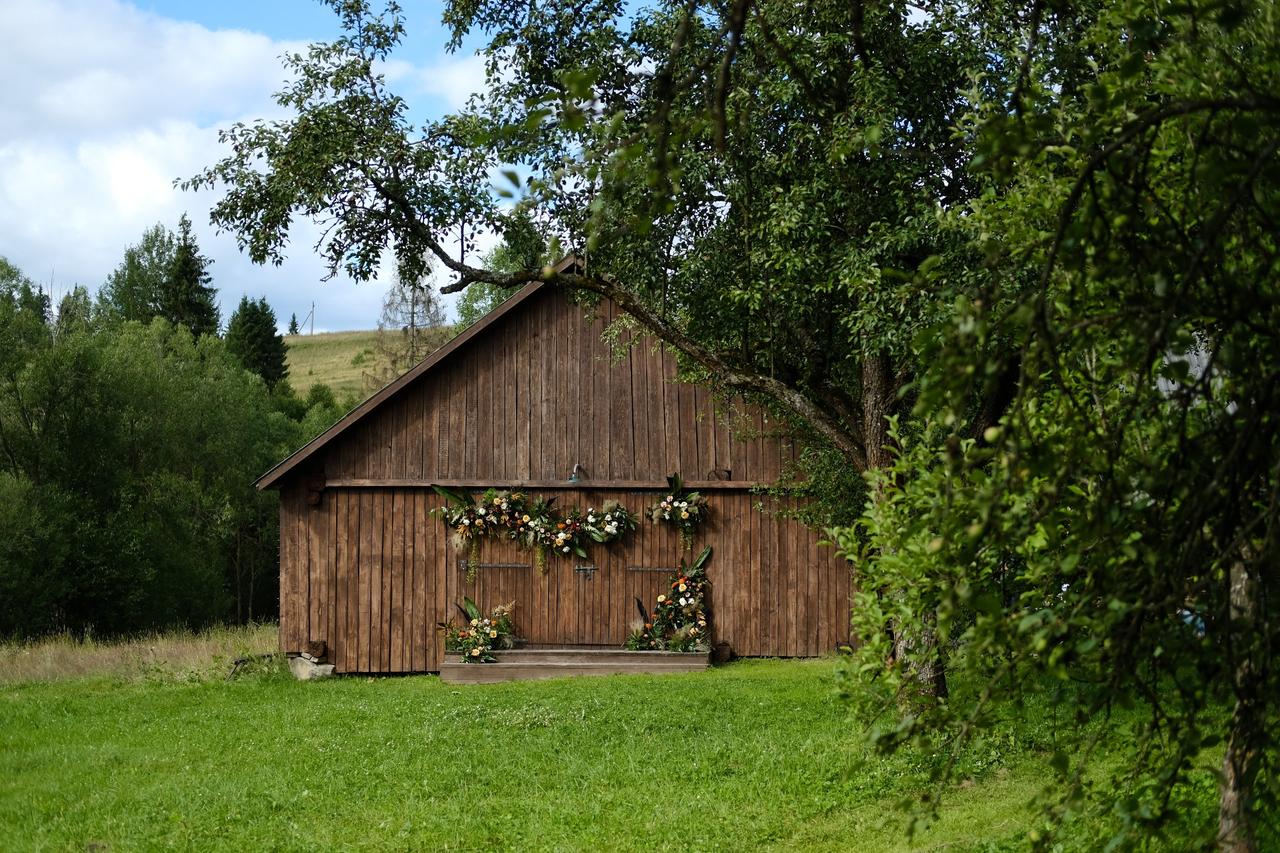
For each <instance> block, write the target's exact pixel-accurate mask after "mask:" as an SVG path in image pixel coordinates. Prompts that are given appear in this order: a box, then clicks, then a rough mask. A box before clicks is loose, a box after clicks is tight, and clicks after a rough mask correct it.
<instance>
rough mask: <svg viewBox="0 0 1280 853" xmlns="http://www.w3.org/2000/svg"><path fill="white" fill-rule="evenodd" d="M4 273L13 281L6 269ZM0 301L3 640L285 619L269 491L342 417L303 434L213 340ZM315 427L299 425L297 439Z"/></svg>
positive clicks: (82, 301)
mask: <svg viewBox="0 0 1280 853" xmlns="http://www.w3.org/2000/svg"><path fill="white" fill-rule="evenodd" d="M0 269H8V270H11V269H12V268H11V267H9V266H8V265H7V264H6V265H5V267H3V268H0ZM87 309H88V296H87V294H86V293H83V292H79V293H76V294H73V295H72V296H71V297H68V299H67V300H64V302H63V305H62V308H61V311H60V313H59V315H58V317H57V319H56V320H54V319H52V318H51V317H50V316H49V310H48V299H47V298H46V297H44V296H42V295H40V294H39V293H38V292H37V291H36V290H35V289H34V288H33V286H32V285H31V283H30V282H29V281H28V280H26V279H25V278H24V277H22V276H21V275H20V274H11V275H6V277H5V281H4V282H3V283H0V495H2V496H3V500H2V501H0V505H2V506H3V509H2V510H0V634H3V635H20V636H30V635H37V634H43V633H47V632H50V631H55V630H63V629H65V630H69V631H72V632H73V633H76V634H84V633H88V632H94V633H98V634H115V633H120V632H127V631H136V630H142V629H147V628H153V627H161V626H168V625H175V624H187V625H191V626H198V625H204V624H209V623H211V622H214V621H217V620H223V619H236V620H241V621H243V620H248V619H251V618H263V617H270V616H272V615H273V614H274V613H275V612H276V607H277V603H276V596H277V584H276V582H275V576H276V564H277V532H276V523H277V522H276V498H275V496H274V495H273V494H270V493H268V494H261V493H258V492H257V491H256V490H255V489H254V488H253V486H252V484H253V481H254V480H255V479H256V478H257V476H258V475H259V474H261V473H262V472H263V471H265V470H266V469H267V468H269V467H270V466H271V465H272V464H274V463H275V462H276V461H277V460H278V459H279V458H280V457H281V456H283V455H284V454H285V453H286V452H288V451H289V450H291V449H293V448H294V447H296V446H298V445H299V444H301V443H302V442H303V441H304V440H305V439H306V438H309V437H310V436H311V435H312V434H314V432H312V431H313V430H314V431H318V428H317V427H316V426H315V423H316V422H318V421H324V422H325V425H327V423H329V422H332V420H333V419H334V418H336V417H337V416H338V414H339V412H338V411H337V406H336V405H335V403H334V401H333V399H332V395H331V394H326V393H325V392H324V391H314V392H313V393H312V394H311V395H310V396H309V398H308V400H307V401H305V402H304V401H297V405H298V409H297V410H296V411H295V412H293V413H292V414H293V417H292V418H291V417H289V416H288V415H285V414H282V413H281V411H280V409H281V408H282V406H281V405H280V401H281V400H296V398H294V397H293V395H292V391H290V390H288V385H287V383H280V384H279V385H277V387H276V390H275V392H274V393H273V394H271V395H269V394H268V392H267V389H266V388H265V387H264V385H263V384H262V383H261V382H259V381H257V380H256V379H255V378H253V377H251V376H250V375H249V374H248V373H246V372H245V371H244V370H243V369H242V368H241V366H240V365H239V363H238V362H237V360H236V359H235V358H234V357H233V356H232V355H231V354H230V353H229V352H228V351H227V348H226V347H225V346H224V344H223V342H222V341H221V340H219V339H218V338H215V337H212V336H209V335H205V336H202V337H200V338H199V339H196V338H194V337H193V336H192V335H191V334H190V333H189V332H188V331H187V330H186V329H184V328H180V327H179V328H175V327H173V326H172V325H170V324H169V323H168V322H166V321H165V320H162V319H156V320H152V321H151V322H150V323H149V324H147V325H143V324H140V323H135V322H123V323H114V322H113V323H109V324H106V325H105V326H102V327H99V326H98V325H96V324H95V323H93V322H91V320H90V318H89V317H88V310H87ZM299 420H301V421H303V423H302V424H301V425H300V424H299V423H297V422H296V421H299Z"/></svg>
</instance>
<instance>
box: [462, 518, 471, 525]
mask: <svg viewBox="0 0 1280 853" xmlns="http://www.w3.org/2000/svg"><path fill="white" fill-rule="evenodd" d="M462 523H463V524H470V523H471V519H469V518H464V519H462Z"/></svg>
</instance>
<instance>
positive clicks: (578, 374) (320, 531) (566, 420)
mask: <svg viewBox="0 0 1280 853" xmlns="http://www.w3.org/2000/svg"><path fill="white" fill-rule="evenodd" d="M619 313H620V312H619V311H618V309H617V308H616V307H615V306H613V305H611V304H609V303H602V304H599V305H596V306H594V307H592V308H589V309H588V308H583V307H580V306H577V305H575V304H573V303H572V302H571V301H570V300H569V299H568V298H567V297H566V296H565V294H564V293H563V292H562V291H560V290H559V289H557V288H555V287H552V286H549V285H543V284H539V283H535V284H531V285H529V286H527V287H525V288H524V289H523V290H521V291H519V292H518V293H516V294H515V295H513V296H512V297H511V298H509V299H508V300H507V301H506V302H504V303H503V304H502V305H501V306H500V307H499V308H498V309H497V310H495V311H493V312H492V313H490V314H489V315H488V316H487V317H485V318H484V319H483V320H482V321H480V322H479V323H477V324H475V325H474V326H472V327H471V328H469V329H467V330H466V331H465V332H464V333H462V334H461V335H459V336H458V337H456V338H454V339H453V340H452V341H451V342H450V343H449V344H447V345H446V346H444V347H443V348H441V349H440V350H438V351H437V352H435V353H434V354H432V355H431V356H430V357H428V358H427V359H426V360H425V361H423V362H422V363H421V364H419V365H418V366H417V367H415V368H413V369H412V370H410V371H409V372H408V373H406V374H405V375H404V376H402V377H401V378H400V379H398V380H396V381H395V382H393V383H391V384H390V385H388V386H387V387H385V388H384V389H382V390H381V391H380V392H378V393H377V394H375V395H373V396H372V397H370V398H369V399H368V400H366V401H365V402H364V403H363V404H361V405H360V406H359V407H357V408H356V409H354V410H353V411H352V412H350V413H349V414H348V415H347V416H346V417H344V418H343V419H342V420H341V421H339V422H338V423H336V424H334V425H333V426H332V427H331V428H329V429H328V430H327V431H325V432H324V433H323V434H322V435H320V436H318V437H317V438H316V439H314V440H313V441H311V442H310V443H308V444H307V445H306V446H304V447H302V448H301V449H299V450H298V451H297V452H296V453H294V454H293V455H292V456H290V457H289V458H287V459H285V460H284V461H283V462H281V463H280V464H279V465H277V466H276V467H275V468H273V469H272V470H271V471H269V472H267V473H266V474H265V475H263V477H262V478H261V479H260V480H259V481H258V486H259V488H264V489H265V488H272V489H278V490H279V491H280V643H281V647H282V650H283V651H285V652H295V651H301V650H304V649H306V648H308V647H309V646H311V647H316V645H317V644H319V643H323V644H324V645H325V647H326V649H327V653H328V657H329V660H330V662H332V663H333V664H334V665H335V666H336V671H337V672H347V673H399V672H428V671H438V670H439V669H440V665H441V662H442V659H443V656H444V650H443V648H442V645H443V642H442V637H441V636H440V634H439V632H438V631H437V628H436V625H437V623H439V622H442V621H445V620H448V619H449V618H450V617H452V616H453V615H455V613H456V612H457V611H456V609H455V603H456V602H460V601H461V600H462V599H463V597H464V596H469V597H470V598H472V599H473V600H475V601H476V602H477V603H478V604H479V605H480V606H481V607H483V608H486V609H487V608H489V607H491V606H494V605H497V604H499V603H506V602H511V601H514V602H515V603H516V610H515V623H516V632H517V634H518V635H519V636H522V637H524V638H526V639H527V640H528V642H529V643H530V644H538V645H544V646H557V645H564V646H597V647H612V648H618V647H620V646H621V644H622V643H623V642H624V640H625V638H626V636H627V634H628V633H629V631H630V629H631V627H632V625H633V624H634V623H635V622H636V618H637V617H636V608H635V602H634V600H635V598H637V597H639V598H640V599H641V600H643V601H646V602H653V601H654V599H655V598H656V596H657V594H658V593H659V591H660V588H662V587H664V586H665V585H666V583H667V580H668V577H669V573H670V572H671V570H672V568H673V567H674V566H676V565H677V564H678V561H680V560H681V559H682V558H683V559H686V560H687V559H690V558H691V557H692V555H693V552H690V551H688V550H686V549H685V548H684V547H683V546H682V543H681V541H680V538H679V536H678V534H677V533H676V532H675V531H673V530H672V529H670V528H669V526H668V525H665V524H657V523H654V522H651V521H648V520H642V521H641V523H640V525H639V527H638V529H637V530H636V531H635V532H634V533H633V534H631V535H630V536H628V537H627V538H626V539H625V540H623V541H619V542H615V543H612V544H609V545H598V544H597V545H594V546H593V547H592V548H591V549H590V552H589V559H585V560H584V559H582V558H580V557H577V556H573V557H572V558H565V557H563V556H552V557H549V558H548V559H547V561H546V572H545V574H544V573H542V572H540V571H539V569H538V567H537V566H536V564H535V562H536V561H535V559H534V555H533V553H532V552H531V551H529V550H522V549H519V548H517V547H516V546H515V544H514V543H511V542H506V541H486V542H484V543H483V546H482V548H481V549H480V551H479V555H478V560H477V563H478V565H477V566H476V567H475V570H474V580H471V581H469V580H468V571H467V565H466V564H467V557H468V555H467V553H465V551H466V547H465V546H459V545H457V544H456V543H455V542H454V541H453V539H454V537H453V535H452V533H451V532H450V531H449V530H448V529H447V528H446V526H445V524H444V522H443V521H442V520H441V519H440V518H439V517H438V516H437V515H434V514H431V511H432V510H433V509H436V508H438V507H440V506H441V505H442V503H443V499H442V498H441V497H440V496H438V495H437V494H436V492H435V491H433V489H432V488H431V487H432V485H433V484H438V485H442V486H446V487H450V488H452V489H454V490H463V491H472V492H478V491H480V490H483V489H485V488H488V487H497V488H517V487H518V488H520V489H523V490H526V491H527V492H528V493H529V494H531V495H540V496H552V495H554V496H556V497H557V498H558V503H557V505H558V506H561V507H567V506H580V507H583V508H585V507H588V506H596V507H598V506H600V505H601V504H602V503H603V501H605V500H607V499H610V498H612V499H616V500H618V501H620V502H621V503H622V504H623V505H625V506H626V507H628V508H629V509H631V510H632V511H634V512H638V513H643V512H644V510H645V509H646V508H647V507H648V506H650V505H652V504H653V503H654V502H655V500H657V499H659V498H660V497H662V496H663V493H664V492H665V491H666V490H667V488H666V479H665V478H666V475H668V474H671V473H673V472H679V473H680V474H681V475H682V476H683V478H684V480H685V481H686V483H687V485H688V487H690V488H697V489H698V490H700V491H701V492H702V494H703V495H705V496H706V497H707V499H708V502H709V505H710V510H711V512H710V515H709V517H708V521H707V524H706V525H705V526H704V527H703V528H701V529H699V530H698V531H697V534H696V541H695V544H694V547H695V549H701V548H702V546H703V545H704V544H708V545H711V546H713V548H714V555H713V557H712V559H711V560H710V562H709V563H708V566H707V573H708V576H709V578H710V581H711V585H712V595H711V610H712V617H713V623H714V631H715V638H714V639H715V641H716V642H727V643H728V644H729V646H730V647H731V648H732V650H733V652H734V653H735V654H738V655H758V656H787V657H803V656H813V655H819V654H823V653H825V652H828V651H831V650H833V649H835V648H836V647H837V646H838V645H840V644H844V643H847V642H848V640H849V605H850V572H849V567H848V564H847V562H846V561H844V560H842V559H840V558H839V557H838V556H837V555H836V554H835V553H834V551H833V550H832V549H831V548H830V547H829V546H820V545H819V544H818V543H819V538H820V537H819V535H818V534H816V533H815V532H813V531H811V530H809V529H807V528H805V527H804V526H803V525H801V524H799V523H798V522H796V521H794V520H792V519H790V518H788V517H787V516H786V515H785V514H780V513H779V512H778V510H779V509H785V507H782V506H780V505H779V500H778V499H774V498H769V497H764V496H761V495H759V494H755V493H753V492H752V487H753V486H756V485H757V484H769V483H772V482H775V481H776V480H777V478H778V477H779V475H780V473H781V472H782V471H783V470H784V466H785V465H786V464H787V463H788V462H789V461H791V460H792V459H793V457H794V454H795V451H794V449H793V448H792V446H791V445H790V443H789V442H788V441H787V440H786V439H785V438H779V437H777V436H775V435H771V434H770V433H771V424H770V422H769V419H768V418H767V417H766V416H765V415H763V414H762V413H761V412H760V411H758V410H753V409H750V408H747V407H744V406H734V407H732V410H724V409H722V408H721V407H720V406H718V405H716V404H715V403H714V401H713V399H712V395H711V394H710V393H709V392H708V390H707V389H706V388H703V387H698V386H694V385H689V384H684V383H680V382H678V381H677V380H676V375H675V374H676V367H675V360H674V358H673V357H672V356H671V355H670V354H669V353H666V352H665V351H663V350H662V349H661V348H659V347H657V346H656V345H654V343H653V342H652V341H651V340H650V339H648V338H640V337H637V338H635V339H632V340H630V341H629V343H630V346H629V348H625V352H624V353H622V354H620V353H619V352H618V347H617V345H616V344H611V343H609V342H607V341H605V340H603V339H602V337H601V334H602V332H603V331H604V330H605V328H606V327H607V326H608V325H609V324H610V322H611V321H613V320H614V319H615V318H616V317H617V315H618V314H619ZM624 337H625V335H624Z"/></svg>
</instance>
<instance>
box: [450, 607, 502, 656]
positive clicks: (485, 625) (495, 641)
mask: <svg viewBox="0 0 1280 853" xmlns="http://www.w3.org/2000/svg"><path fill="white" fill-rule="evenodd" d="M462 602H463V603H462V604H460V605H458V609H459V610H461V611H462V615H463V617H464V618H465V619H467V620H469V621H468V622H467V624H466V626H465V627H462V628H458V627H456V626H454V625H453V624H451V623H448V624H446V623H442V624H441V625H440V626H439V627H440V629H441V630H442V631H444V648H445V651H449V652H458V653H460V654H461V655H462V662H463V663H493V662H494V661H495V660H496V658H494V656H493V650H494V649H495V648H499V649H510V648H514V647H515V625H514V623H513V622H512V619H511V614H512V612H513V611H514V610H515V606H516V605H515V602H514V601H513V602H511V603H510V604H500V605H498V606H497V607H495V608H493V610H492V612H490V613H489V615H488V616H486V615H484V614H483V613H482V612H481V611H480V608H479V607H477V606H476V603H475V602H474V601H472V600H471V599H470V598H464V599H463V600H462Z"/></svg>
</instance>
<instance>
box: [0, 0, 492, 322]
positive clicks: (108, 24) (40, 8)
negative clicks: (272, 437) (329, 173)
mask: <svg viewBox="0 0 1280 853" xmlns="http://www.w3.org/2000/svg"><path fill="white" fill-rule="evenodd" d="M405 5H406V6H408V7H409V8H408V9H407V10H406V19H407V25H408V30H409V33H408V37H407V39H406V43H405V46H404V50H402V51H401V52H400V53H399V54H397V56H396V57H395V60H396V62H395V68H394V75H393V77H394V79H393V85H394V87H395V89H396V91H397V92H399V93H400V94H402V95H403V96H404V97H405V98H406V99H407V100H408V101H409V103H410V104H411V105H412V107H413V110H414V113H415V115H417V116H419V117H422V118H426V117H431V116H436V115H441V114H443V113H445V112H447V111H449V110H451V109H456V108H457V107H459V106H461V105H462V104H463V103H464V102H465V100H466V98H467V97H468V96H469V95H470V94H471V93H472V92H474V91H477V90H478V89H479V88H481V87H482V85H483V66H482V63H481V62H480V60H479V58H478V57H476V56H475V55H474V53H473V52H471V51H468V50H463V51H460V52H459V53H457V54H452V55H451V54H448V53H447V52H446V50H445V43H446V39H447V36H446V34H445V32H444V30H443V28H442V27H441V26H440V23H439V21H440V13H441V7H440V4H438V3H406V4H405ZM338 32H339V27H338V24H337V19H336V16H334V15H333V14H332V12H330V11H329V9H328V8H327V7H326V6H324V5H323V4H321V3H319V2H313V0H256V2H249V0H207V2H194V0H137V1H136V2H127V0H24V2H22V3H20V4H12V5H10V6H9V7H8V8H7V9H6V11H5V14H4V15H3V16H0V44H3V45H5V50H3V51H0V79H4V80H6V81H7V82H8V85H6V86H5V87H2V88H0V255H4V256H5V257H7V258H8V259H9V260H10V261H12V262H13V263H15V264H16V265H18V266H19V267H20V268H21V269H23V270H24V271H25V272H26V273H27V274H28V275H29V276H31V277H32V278H34V279H36V280H37V281H40V282H42V283H44V284H45V285H46V286H47V287H51V289H52V290H53V291H54V293H55V295H56V294H58V293H61V292H63V291H65V290H68V289H70V288H71V287H72V286H74V285H77V284H80V285H84V286H86V287H88V288H89V289H90V290H96V289H97V288H98V287H99V286H100V285H101V283H102V282H103V281H104V280H105V278H106V277H107V275H108V274H109V273H110V272H111V270H112V269H113V268H114V267H115V266H116V265H117V264H118V263H119V262H120V259H121V257H122V255H123V253H124V250H125V248H126V247H127V246H128V245H129V244H131V243H135V242H137V240H138V238H139V237H140V236H141V234H142V232H143V231H144V230H145V229H146V228H148V227H149V226H151V225H153V224H155V223H156V222H162V223H164V224H166V225H168V226H169V227H171V228H172V227H175V226H176V223H177V220H178V217H179V216H180V215H181V214H182V213H183V212H184V211H186V212H188V213H189V215H190V216H191V219H192V220H193V222H194V223H195V226H196V230H197V235H198V237H199V240H200V244H201V247H202V249H203V250H204V252H205V253H206V254H207V255H209V256H211V257H212V258H213V260H214V264H213V267H212V269H211V272H212V274H213V277H214V284H215V285H216V286H217V287H218V289H219V298H220V302H221V304H222V308H223V315H224V319H225V317H226V315H227V314H228V313H229V312H230V310H231V309H232V308H234V306H235V304H236V303H237V302H239V300H240V297H241V296H242V295H248V296H251V297H258V296H266V297H267V299H268V301H269V302H270V303H271V305H272V307H274V308H275V310H276V315H277V317H278V318H279V319H280V322H281V323H282V324H285V323H287V322H288V319H289V315H290V314H291V313H297V314H298V316H299V318H301V317H302V316H303V315H304V314H305V313H306V312H307V311H308V310H309V308H310V304H311V302H312V300H314V301H315V303H316V329H317V331H319V330H320V329H354V328H371V327H373V326H374V325H375V324H376V322H377V318H378V313H379V306H380V304H381V299H382V294H383V291H384V289H385V288H384V286H383V285H379V284H378V283H376V282H375V283H368V284H361V285H356V284H354V283H352V282H350V281H346V280H341V279H335V280H333V281H329V282H323V283H322V282H321V281H320V279H321V278H322V276H323V274H324V269H323V265H322V264H321V263H320V261H319V260H318V259H317V258H316V257H315V255H314V253H313V251H312V248H311V245H312V242H314V238H315V235H316V231H315V230H314V228H312V227H310V226H304V227H302V228H299V229H297V231H296V233H295V235H294V239H293V242H292V244H291V247H290V252H289V258H288V260H287V261H286V263H285V264H284V265H283V266H281V267H278V268H277V267H257V266H254V265H253V264H251V263H249V262H248V260H247V259H246V258H244V257H243V256H242V255H240V254H239V252H238V250H237V249H236V246H235V240H234V239H233V238H232V237H231V236H230V235H227V234H221V235H219V234H216V233H215V231H214V229H213V228H212V227H211V226H210V225H209V224H208V210H209V207H210V205H211V204H212V203H213V202H214V200H215V199H216V196H213V195H211V194H208V193H202V194H192V193H182V192H180V191H178V190H176V189H175V188H174V187H173V186H172V184H173V181H174V179H176V178H182V177H188V176H190V175H191V174H193V173H195V172H196V171H198V170H199V169H200V168H201V167H203V166H205V165H208V164H210V163H212V162H214V161H215V160H216V159H217V157H218V156H219V153H220V151H219V146H218V144H217V138H216V137H217V128H218V127H219V126H221V125H225V124H228V123H230V122H233V121H237V120H251V119H254V118H259V117H266V116H269V115H273V114H278V108H277V107H276V106H275V105H274V103H273V102H272V100H271V95H272V93H273V92H274V91H275V90H276V89H277V88H278V87H279V85H280V83H281V82H282V80H283V71H282V69H281V66H280V62H279V56H280V55H281V54H282V53H283V52H285V51H287V50H297V49H300V48H302V47H304V46H305V45H306V43H307V42H310V41H316V40H327V39H329V38H332V37H334V36H335V35H337V34H338ZM387 272H388V274H389V272H390V270H388V271H387Z"/></svg>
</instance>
